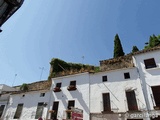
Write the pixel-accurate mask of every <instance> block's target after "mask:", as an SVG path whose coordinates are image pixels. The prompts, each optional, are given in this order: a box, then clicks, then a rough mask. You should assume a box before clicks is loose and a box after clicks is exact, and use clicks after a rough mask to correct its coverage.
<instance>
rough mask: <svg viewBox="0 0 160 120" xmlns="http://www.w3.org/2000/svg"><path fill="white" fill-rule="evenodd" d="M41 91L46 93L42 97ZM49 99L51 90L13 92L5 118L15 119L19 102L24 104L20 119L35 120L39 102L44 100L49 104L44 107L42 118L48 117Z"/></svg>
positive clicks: (6, 119) (8, 119) (7, 119)
mask: <svg viewBox="0 0 160 120" xmlns="http://www.w3.org/2000/svg"><path fill="white" fill-rule="evenodd" d="M41 93H45V96H44V97H40V94H41ZM23 95H25V96H23ZM49 99H50V92H49V91H32V92H26V93H21V94H13V95H11V96H10V99H9V104H8V107H7V111H6V114H5V118H4V120H12V119H13V117H14V115H15V112H16V109H17V105H18V104H23V109H22V113H21V117H20V118H19V120H35V115H36V110H37V105H38V103H39V102H44V103H46V104H47V106H45V107H44V109H43V114H42V118H46V116H47V112H48V103H49ZM14 120H16V119H14Z"/></svg>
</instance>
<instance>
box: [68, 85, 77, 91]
mask: <svg viewBox="0 0 160 120" xmlns="http://www.w3.org/2000/svg"><path fill="white" fill-rule="evenodd" d="M67 90H68V91H73V90H77V88H76V86H75V85H70V86H68V87H67Z"/></svg>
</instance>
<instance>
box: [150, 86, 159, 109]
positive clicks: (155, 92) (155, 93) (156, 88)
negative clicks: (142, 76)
mask: <svg viewBox="0 0 160 120" xmlns="http://www.w3.org/2000/svg"><path fill="white" fill-rule="evenodd" d="M152 92H153V96H154V100H155V103H156V106H157V107H160V86H152Z"/></svg>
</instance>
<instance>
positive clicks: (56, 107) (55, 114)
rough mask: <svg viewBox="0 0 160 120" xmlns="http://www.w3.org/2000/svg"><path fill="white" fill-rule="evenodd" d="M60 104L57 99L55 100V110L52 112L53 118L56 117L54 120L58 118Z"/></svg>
mask: <svg viewBox="0 0 160 120" xmlns="http://www.w3.org/2000/svg"><path fill="white" fill-rule="evenodd" d="M58 106H59V102H57V101H56V102H53V108H52V110H54V112H53V113H52V114H51V119H54V120H56V119H57V112H58Z"/></svg>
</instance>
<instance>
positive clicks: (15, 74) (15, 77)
mask: <svg viewBox="0 0 160 120" xmlns="http://www.w3.org/2000/svg"><path fill="white" fill-rule="evenodd" d="M16 77H17V74H15V76H14V80H13V83H12V87H13V85H14V83H15V80H16Z"/></svg>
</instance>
